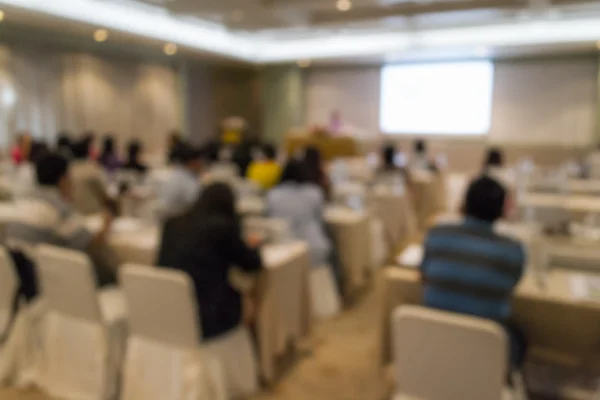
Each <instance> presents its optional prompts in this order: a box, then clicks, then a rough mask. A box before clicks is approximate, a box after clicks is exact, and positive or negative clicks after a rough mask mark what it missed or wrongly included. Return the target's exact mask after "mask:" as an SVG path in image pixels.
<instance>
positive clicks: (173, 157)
mask: <svg viewBox="0 0 600 400" xmlns="http://www.w3.org/2000/svg"><path fill="white" fill-rule="evenodd" d="M181 143H183V139H182V137H181V132H179V131H178V130H176V129H174V130H172V131H171V132H170V133H169V137H168V141H167V160H168V162H169V164H173V163H176V162H178V161H179V159H178V156H177V148H178V147H179V146H180V144H181Z"/></svg>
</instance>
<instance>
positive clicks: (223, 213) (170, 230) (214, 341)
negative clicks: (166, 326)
mask: <svg viewBox="0 0 600 400" xmlns="http://www.w3.org/2000/svg"><path fill="white" fill-rule="evenodd" d="M248 241H249V242H250V243H249V244H246V243H245V241H244V239H243V237H242V229H241V224H240V217H239V216H238V215H237V214H236V211H235V199H234V194H233V192H232V190H231V189H230V187H229V186H228V185H227V184H225V183H215V184H212V185H210V186H208V187H207V188H206V189H205V190H204V191H203V192H202V195H201V196H200V198H199V200H198V201H196V203H195V205H194V206H193V207H192V208H191V209H190V210H189V211H188V212H186V213H185V214H183V215H181V216H179V217H177V218H174V219H171V220H169V221H167V223H166V224H165V227H164V230H163V234H162V242H161V246H160V253H159V259H158V263H157V264H158V265H161V266H165V267H169V268H175V269H178V270H181V271H184V272H186V273H187V274H188V275H189V276H190V278H191V280H192V282H193V284H194V287H195V289H196V300H197V302H198V307H197V310H198V318H199V322H200V327H199V328H200V329H199V330H200V332H202V339H203V348H204V350H205V351H206V352H207V354H211V351H215V352H217V353H218V356H219V358H220V361H221V362H222V363H223V366H224V368H223V369H224V371H225V384H226V387H227V390H228V392H229V394H230V396H232V397H235V398H237V397H238V396H240V395H241V396H243V395H248V394H249V393H252V392H254V391H255V390H256V388H257V386H258V377H257V376H256V375H254V376H252V372H253V371H256V363H257V361H256V356H255V353H254V350H253V348H252V347H253V345H252V341H251V338H250V332H249V330H248V329H247V328H246V327H245V326H243V325H242V323H246V324H247V323H251V318H252V317H251V316H249V315H248V312H247V309H245V308H244V306H243V304H244V303H243V301H242V299H243V298H242V294H241V293H240V292H239V291H238V290H236V289H235V288H234V287H233V286H232V285H231V283H230V272H231V269H232V268H233V267H234V266H235V267H237V268H240V269H242V270H243V271H245V272H248V273H256V272H258V271H260V270H261V269H262V262H261V258H260V255H259V252H258V250H257V246H258V241H257V240H253V239H252V238H249V239H248ZM223 348H227V349H229V350H228V351H225V352H223V350H222V349H223ZM219 349H221V350H219Z"/></svg>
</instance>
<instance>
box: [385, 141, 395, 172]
mask: <svg viewBox="0 0 600 400" xmlns="http://www.w3.org/2000/svg"><path fill="white" fill-rule="evenodd" d="M395 161H396V147H394V146H392V145H387V146H385V147H384V148H383V166H384V167H385V168H393V167H395V166H396V163H395Z"/></svg>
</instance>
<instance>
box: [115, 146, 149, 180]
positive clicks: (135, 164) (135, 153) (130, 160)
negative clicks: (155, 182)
mask: <svg viewBox="0 0 600 400" xmlns="http://www.w3.org/2000/svg"><path fill="white" fill-rule="evenodd" d="M141 152H142V143H141V142H140V141H139V140H132V141H131V142H129V145H128V146H127V161H126V162H125V164H123V165H122V166H121V168H122V169H125V170H130V171H135V172H139V173H140V174H145V173H146V171H148V167H147V166H146V165H144V164H143V163H142V162H141V161H140V153H141Z"/></svg>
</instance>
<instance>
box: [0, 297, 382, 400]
mask: <svg viewBox="0 0 600 400" xmlns="http://www.w3.org/2000/svg"><path fill="white" fill-rule="evenodd" d="M377 311H378V309H377V296H376V294H375V293H373V292H371V293H369V294H368V295H366V296H365V297H364V299H363V300H362V301H361V302H360V303H359V304H357V305H355V306H354V307H353V309H352V310H350V311H346V312H344V313H343V314H342V315H341V316H339V317H338V318H336V319H334V320H331V321H327V322H324V323H322V324H320V325H319V326H318V327H317V328H316V329H315V332H314V334H313V339H312V341H313V351H312V352H310V353H308V354H306V355H305V357H304V358H302V359H300V360H299V361H298V362H297V363H296V364H295V366H294V367H293V368H291V370H290V371H289V372H288V373H287V374H286V376H284V377H283V378H282V379H281V382H280V383H279V384H278V385H276V386H275V387H274V388H273V389H272V390H270V391H265V392H262V393H261V394H259V395H257V396H254V397H252V398H251V400H306V399H311V400H382V399H383V398H384V397H383V393H385V392H384V389H383V388H384V387H385V385H383V382H382V380H381V379H379V378H378V377H379V373H378V369H377V347H376V339H377V325H376V322H377V316H378V314H377ZM0 399H2V400H49V399H48V398H47V397H45V396H42V395H39V394H37V393H35V392H19V391H16V390H12V389H7V390H6V389H0Z"/></svg>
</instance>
